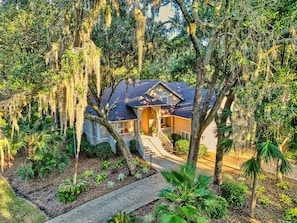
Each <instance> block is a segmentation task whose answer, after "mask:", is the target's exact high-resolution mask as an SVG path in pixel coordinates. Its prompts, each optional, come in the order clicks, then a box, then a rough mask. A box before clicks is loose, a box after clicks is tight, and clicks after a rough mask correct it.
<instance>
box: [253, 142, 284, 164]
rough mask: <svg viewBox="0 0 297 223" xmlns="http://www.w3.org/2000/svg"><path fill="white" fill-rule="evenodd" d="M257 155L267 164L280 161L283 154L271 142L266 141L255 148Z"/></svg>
mask: <svg viewBox="0 0 297 223" xmlns="http://www.w3.org/2000/svg"><path fill="white" fill-rule="evenodd" d="M257 150H258V153H259V154H260V157H261V158H262V159H263V160H264V162H266V163H268V162H270V161H272V160H276V159H282V157H283V154H282V153H281V151H280V149H279V148H278V147H277V146H275V145H274V144H273V143H272V142H271V141H269V140H267V141H265V142H262V143H261V144H259V145H258V146H257Z"/></svg>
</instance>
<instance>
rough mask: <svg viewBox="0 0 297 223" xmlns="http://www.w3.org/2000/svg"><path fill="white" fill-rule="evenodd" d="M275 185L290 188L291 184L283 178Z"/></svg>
mask: <svg viewBox="0 0 297 223" xmlns="http://www.w3.org/2000/svg"><path fill="white" fill-rule="evenodd" d="M275 186H277V187H280V188H282V189H283V190H289V189H290V188H291V184H290V183H289V182H288V181H285V180H284V181H282V182H279V183H277V184H275Z"/></svg>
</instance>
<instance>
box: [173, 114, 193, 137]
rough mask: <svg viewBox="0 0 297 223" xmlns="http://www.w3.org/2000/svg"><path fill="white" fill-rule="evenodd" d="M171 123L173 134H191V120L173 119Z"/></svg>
mask: <svg viewBox="0 0 297 223" xmlns="http://www.w3.org/2000/svg"><path fill="white" fill-rule="evenodd" d="M173 123H174V129H173V132H175V133H177V134H179V135H181V132H182V131H184V132H188V133H189V134H191V120H189V119H184V118H179V117H174V120H173Z"/></svg>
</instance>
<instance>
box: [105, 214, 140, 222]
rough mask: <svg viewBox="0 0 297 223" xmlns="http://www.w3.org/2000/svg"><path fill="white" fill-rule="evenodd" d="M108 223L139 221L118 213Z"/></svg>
mask: <svg viewBox="0 0 297 223" xmlns="http://www.w3.org/2000/svg"><path fill="white" fill-rule="evenodd" d="M107 222H108V223H138V222H139V220H138V219H137V218H136V216H135V215H133V214H131V213H126V212H119V213H117V214H115V215H113V216H112V218H111V219H110V220H108V221H107Z"/></svg>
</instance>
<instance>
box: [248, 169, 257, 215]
mask: <svg viewBox="0 0 297 223" xmlns="http://www.w3.org/2000/svg"><path fill="white" fill-rule="evenodd" d="M253 180H254V181H253V190H252V199H251V207H250V216H251V218H254V217H255V208H256V204H257V190H258V175H257V173H254V177H253Z"/></svg>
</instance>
